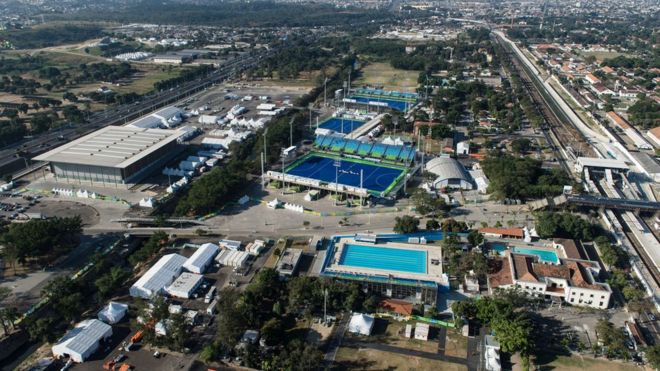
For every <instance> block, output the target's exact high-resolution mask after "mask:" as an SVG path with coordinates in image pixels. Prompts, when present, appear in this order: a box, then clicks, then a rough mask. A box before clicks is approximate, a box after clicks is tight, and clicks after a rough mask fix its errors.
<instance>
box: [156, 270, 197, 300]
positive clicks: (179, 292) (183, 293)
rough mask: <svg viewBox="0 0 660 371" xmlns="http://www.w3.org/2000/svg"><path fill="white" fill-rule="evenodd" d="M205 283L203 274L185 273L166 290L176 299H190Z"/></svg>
mask: <svg viewBox="0 0 660 371" xmlns="http://www.w3.org/2000/svg"><path fill="white" fill-rule="evenodd" d="M203 281H204V276H202V275H201V274H195V273H188V272H184V273H181V275H180V276H179V277H178V278H177V279H176V280H174V282H172V284H171V285H169V286H168V287H167V289H165V290H166V291H167V293H168V294H170V295H172V296H174V297H176V298H181V299H190V298H191V297H192V296H193V293H194V292H195V291H196V290H197V289H198V288H199V286H200V285H201V284H202V282H203Z"/></svg>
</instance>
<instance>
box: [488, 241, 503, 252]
mask: <svg viewBox="0 0 660 371" xmlns="http://www.w3.org/2000/svg"><path fill="white" fill-rule="evenodd" d="M490 248H491V249H493V251H497V252H498V253H499V254H500V255H502V253H503V252H505V251H506V249H507V247H506V244H504V243H499V242H491V243H490Z"/></svg>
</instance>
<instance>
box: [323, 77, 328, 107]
mask: <svg viewBox="0 0 660 371" xmlns="http://www.w3.org/2000/svg"><path fill="white" fill-rule="evenodd" d="M327 85H328V78H327V77H326V78H325V79H324V80H323V107H324V108H325V107H328V104H327V103H326V99H327V97H328V88H327Z"/></svg>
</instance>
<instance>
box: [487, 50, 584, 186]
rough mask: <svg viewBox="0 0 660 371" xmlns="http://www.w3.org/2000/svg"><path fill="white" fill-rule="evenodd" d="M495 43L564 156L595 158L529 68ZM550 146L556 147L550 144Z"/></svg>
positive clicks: (579, 134)
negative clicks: (502, 51) (518, 78)
mask: <svg viewBox="0 0 660 371" xmlns="http://www.w3.org/2000/svg"><path fill="white" fill-rule="evenodd" d="M497 41H498V44H499V45H500V46H501V47H502V48H503V49H504V54H505V58H506V59H507V60H508V61H509V62H510V65H511V69H512V70H513V72H516V73H517V74H518V76H520V79H521V80H522V83H523V87H524V88H525V91H526V92H527V93H528V94H529V96H530V98H531V99H532V101H533V102H534V105H535V107H536V109H537V111H538V112H539V114H540V115H541V116H542V117H543V119H544V121H545V122H546V123H547V128H548V130H549V132H550V135H551V136H553V137H554V138H555V139H556V143H557V144H558V145H559V146H561V148H562V150H563V151H564V152H565V153H566V154H568V155H569V156H571V157H573V158H575V157H578V156H588V157H595V156H596V154H595V152H594V151H593V149H592V148H591V146H590V145H589V143H588V142H587V141H586V140H585V139H584V136H583V135H582V134H581V133H580V131H579V130H578V129H577V128H576V127H575V126H574V125H573V123H572V122H571V120H570V119H569V118H567V117H566V116H565V114H564V112H563V111H562V110H561V109H560V107H558V106H557V105H556V104H555V102H554V101H553V100H552V99H551V98H550V97H549V96H547V93H546V92H545V89H544V88H543V87H542V86H539V85H540V82H539V81H538V80H537V79H536V78H534V76H532V72H531V71H529V68H528V67H527V66H525V65H524V64H523V63H521V62H520V60H518V58H515V57H514V52H513V50H511V48H510V46H508V45H506V43H503V42H502V40H500V39H499V38H497ZM551 146H552V147H556V146H555V145H552V144H551ZM569 173H570V170H569Z"/></svg>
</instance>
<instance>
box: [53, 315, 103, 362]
mask: <svg viewBox="0 0 660 371" xmlns="http://www.w3.org/2000/svg"><path fill="white" fill-rule="evenodd" d="M110 336H112V327H111V326H110V325H107V324H105V323H103V322H101V321H99V320H97V319H88V320H86V321H82V322H80V323H79V324H77V325H76V327H74V328H73V329H72V330H71V331H69V332H67V333H66V335H64V336H63V337H62V339H60V341H59V342H58V343H57V344H55V345H53V349H52V351H53V355H54V356H55V357H57V358H61V357H66V356H69V358H70V359H71V360H73V361H74V362H78V363H81V362H84V361H85V360H86V359H87V358H89V356H91V355H92V354H94V352H95V351H96V349H98V347H99V343H100V342H101V341H102V340H104V339H107V338H109V337H110Z"/></svg>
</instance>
